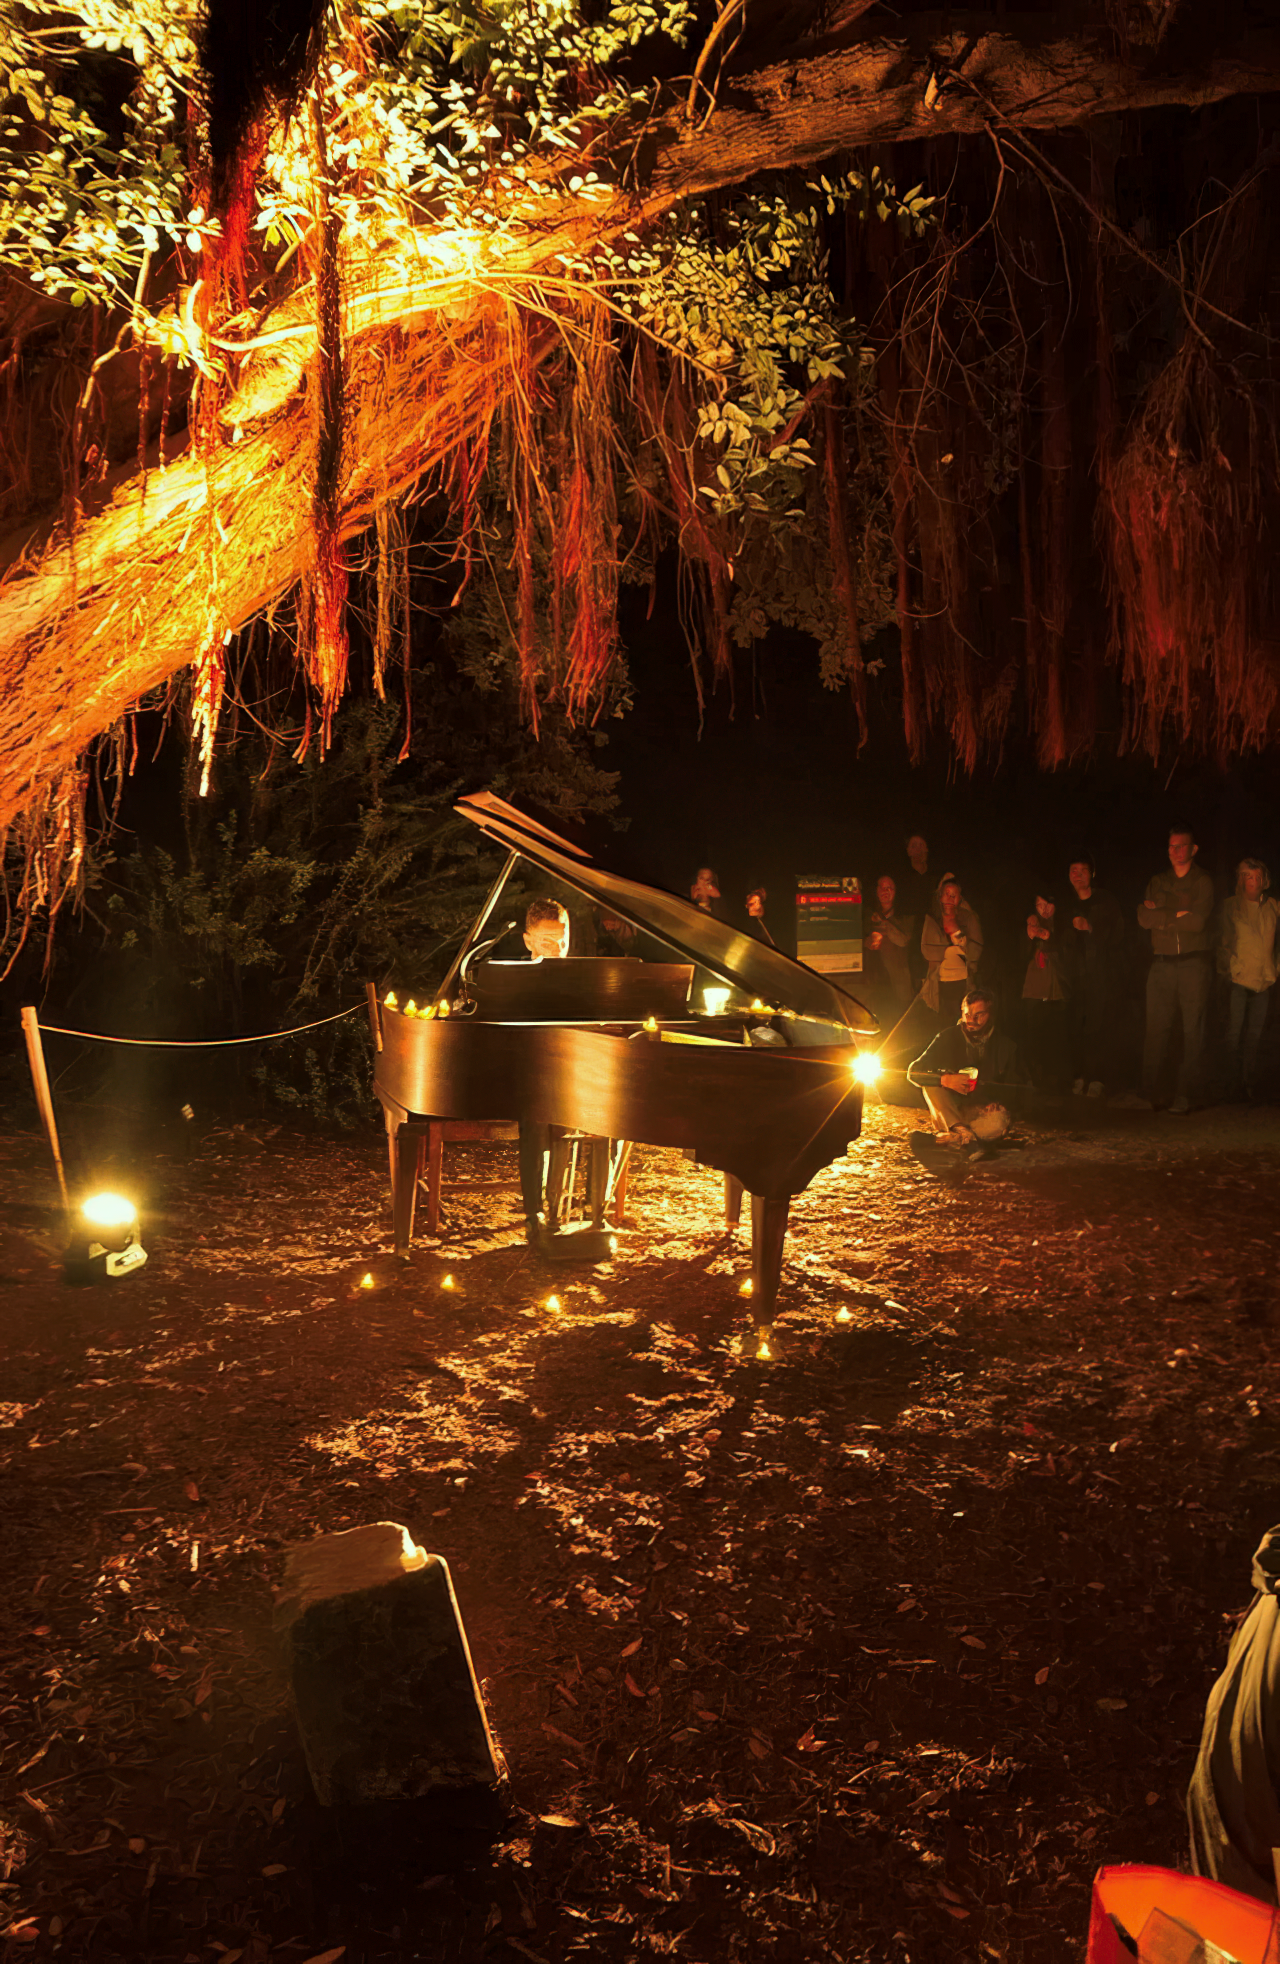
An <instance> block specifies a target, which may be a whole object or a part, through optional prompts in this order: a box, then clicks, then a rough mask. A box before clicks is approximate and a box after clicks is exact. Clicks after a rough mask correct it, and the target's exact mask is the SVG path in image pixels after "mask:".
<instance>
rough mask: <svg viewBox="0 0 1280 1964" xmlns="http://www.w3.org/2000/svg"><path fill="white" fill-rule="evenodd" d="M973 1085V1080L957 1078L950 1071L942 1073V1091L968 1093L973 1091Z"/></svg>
mask: <svg viewBox="0 0 1280 1964" xmlns="http://www.w3.org/2000/svg"><path fill="white" fill-rule="evenodd" d="M973 1085H974V1080H973V1079H972V1078H967V1077H957V1076H955V1074H954V1073H953V1072H951V1071H944V1072H943V1073H942V1088H943V1090H944V1091H960V1092H964V1093H968V1092H970V1091H972V1090H973Z"/></svg>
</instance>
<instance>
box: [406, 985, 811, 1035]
mask: <svg viewBox="0 0 1280 1964" xmlns="http://www.w3.org/2000/svg"><path fill="white" fill-rule="evenodd" d="M732 994H733V990H732V989H704V990H703V991H702V1002H703V1007H704V1009H705V1010H706V1012H707V1015H708V1016H723V1015H724V1013H725V1011H726V1010H727V1009H728V1007H729V998H730V996H731V995H732ZM382 1006H383V1008H384V1009H398V1010H400V1014H401V1015H402V1016H418V1017H425V1018H426V1020H427V1021H428V1022H430V1020H431V1018H432V1017H434V1016H447V1015H448V1014H449V1005H448V1003H447V1002H429V1003H424V1004H423V1006H422V1008H421V1009H419V1007H418V1005H417V1003H416V1002H415V1001H414V999H413V997H412V996H410V998H409V1000H408V1002H407V1003H405V1005H404V1007H403V1009H401V1008H400V998H399V997H398V996H397V994H396V992H395V990H394V989H389V990H388V991H387V993H386V995H385V996H384V997H383V998H382ZM751 1009H752V1013H753V1014H754V1015H756V1016H769V1015H772V1014H773V1012H772V1011H771V1010H770V1009H769V1008H768V1006H767V1004H765V1003H763V1002H761V1000H760V998H759V997H758V996H757V997H756V1000H755V1001H754V1002H753V1003H752V1005H751ZM657 1027H658V1025H657V1023H656V1022H655V1020H654V1018H653V1017H652V1016H650V1017H649V1018H648V1020H647V1022H646V1024H645V1028H646V1029H655V1030H656V1029H657Z"/></svg>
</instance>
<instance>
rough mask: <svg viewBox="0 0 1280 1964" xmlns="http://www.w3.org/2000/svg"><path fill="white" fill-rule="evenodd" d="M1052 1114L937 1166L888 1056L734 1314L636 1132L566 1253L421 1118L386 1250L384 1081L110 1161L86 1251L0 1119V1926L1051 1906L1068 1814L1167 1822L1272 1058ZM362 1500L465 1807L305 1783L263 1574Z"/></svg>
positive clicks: (206, 1946) (274, 1575) (230, 1943)
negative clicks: (443, 1669)
mask: <svg viewBox="0 0 1280 1964" xmlns="http://www.w3.org/2000/svg"><path fill="white" fill-rule="evenodd" d="M1061 1117H1062V1124H1063V1126H1064V1127H1066V1128H1067V1129H1065V1130H1063V1129H1059V1130H1057V1131H1053V1132H1051V1131H1049V1130H1046V1129H1029V1128H1026V1127H1023V1128H1022V1137H1023V1140H1024V1142H1025V1143H1024V1146H1023V1149H1022V1150H1021V1151H1020V1152H1011V1153H1009V1154H1008V1155H1006V1156H1005V1157H1004V1158H1002V1159H1001V1160H1000V1161H999V1162H998V1163H996V1164H992V1165H988V1166H984V1167H981V1168H978V1169H975V1171H974V1172H973V1173H972V1175H971V1176H970V1178H969V1179H968V1181H967V1182H966V1183H964V1184H963V1185H962V1186H960V1187H958V1188H951V1187H948V1186H943V1185H940V1184H939V1183H937V1182H936V1181H933V1180H930V1179H929V1178H928V1177H927V1176H926V1175H925V1174H923V1173H922V1172H921V1171H920V1170H919V1169H918V1168H917V1167H916V1165H915V1163H914V1161H913V1160H912V1159H911V1158H910V1155H909V1153H908V1151H907V1147H906V1137H907V1133H908V1131H909V1130H910V1128H911V1126H912V1125H913V1124H914V1123H916V1120H915V1118H914V1115H913V1114H911V1113H909V1112H906V1111H902V1110H895V1109H891V1108H887V1107H884V1106H881V1105H874V1106H872V1107H870V1108H869V1110H868V1113H867V1119H866V1125H865V1130H864V1134H863V1137H862V1139H861V1141H860V1142H859V1144H858V1145H857V1146H856V1147H855V1148H854V1150H853V1152H852V1153H851V1155H850V1157H849V1159H848V1160H843V1161H840V1162H837V1164H836V1165H834V1166H833V1167H831V1168H830V1169H829V1171H828V1172H827V1173H825V1174H824V1175H823V1176H822V1177H821V1178H820V1179H819V1180H817V1181H816V1182H815V1184H814V1185H813V1187H812V1188H811V1189H810V1191H809V1192H808V1193H807V1194H806V1195H804V1196H802V1197H801V1198H800V1199H799V1200H798V1201H797V1203H796V1206H795V1209H794V1215H793V1228H792V1233H791V1235H790V1237H789V1242H788V1263H787V1268H786V1271H785V1274H784V1283H783V1292H782V1296H781V1298H780V1316H779V1321H778V1324H777V1333H778V1336H779V1337H780V1338H781V1340H782V1343H783V1345H784V1354H783V1357H782V1358H781V1360H780V1361H777V1362H773V1363H768V1364H765V1363H760V1362H757V1361H755V1359H754V1358H753V1357H752V1356H751V1355H750V1347H748V1351H747V1354H746V1355H745V1356H744V1355H742V1354H736V1353H735V1351H734V1349H733V1345H732V1339H733V1338H734V1336H735V1333H737V1332H738V1331H740V1330H741V1329H742V1328H743V1327H744V1325H745V1321H746V1319H745V1316H744V1313H743V1311H744V1305H743V1302H742V1300H741V1298H740V1296H739V1294H738V1287H739V1283H740V1281H741V1280H742V1278H743V1277H744V1276H745V1274H746V1273H747V1271H748V1266H749V1262H748V1251H747V1245H746V1236H745V1232H744V1234H743V1236H742V1238H741V1239H739V1240H729V1239H726V1237H725V1235H724V1233H723V1231H722V1229H721V1227H720V1225H719V1220H720V1182H719V1180H718V1178H717V1176H715V1175H714V1174H711V1173H709V1172H705V1171H702V1170H700V1169H697V1168H694V1167H691V1166H689V1165H687V1164H686V1163H685V1162H684V1161H683V1160H682V1159H680V1158H679V1156H677V1155H674V1154H670V1153H664V1152H658V1151H641V1152H640V1153H638V1155H637V1163H636V1170H635V1175H634V1177H633V1180H632V1185H631V1193H630V1201H629V1211H630V1216H631V1224H630V1231H629V1232H628V1233H627V1234H626V1235H625V1236H624V1237H623V1240H622V1243H621V1245H620V1247H619V1250H618V1254H617V1258H616V1260H615V1261H614V1262H612V1263H611V1264H610V1265H609V1266H607V1267H604V1268H600V1269H595V1270H586V1271H581V1270H574V1271H569V1272H566V1271H565V1270H563V1269H559V1268H558V1269H556V1270H555V1271H551V1270H548V1269H547V1268H545V1267H543V1266H540V1265H539V1264H538V1263H537V1262H536V1261H534V1260H533V1259H531V1257H530V1254H529V1252H528V1250H527V1249H526V1247H525V1245H524V1242H523V1239H522V1237H521V1234H520V1226H519V1222H518V1220H517V1218H516V1211H515V1195H514V1166H513V1149H510V1148H503V1147H491V1146H481V1147H459V1148H453V1149H451V1151H450V1155H449V1159H448V1166H447V1172H448V1176H449V1180H450V1185H449V1188H448V1192H447V1195H446V1200H447V1207H448V1217H449V1218H448V1222H447V1227H446V1232H445V1235H444V1237H443V1239H442V1240H440V1241H439V1242H438V1243H435V1244H433V1245H422V1244H419V1245H418V1247H417V1248H416V1249H415V1252H414V1256H413V1259H412V1261H411V1262H410V1263H409V1264H408V1265H398V1264H396V1263H395V1262H394V1261H393V1259H392V1258H391V1257H390V1254H389V1252H388V1203H387V1196H386V1191H385V1181H384V1167H385V1155H384V1148H383V1144H382V1141H381V1138H380V1137H378V1136H376V1135H374V1134H373V1133H372V1132H370V1134H369V1136H368V1137H367V1138H362V1139H360V1140H359V1141H356V1142H353V1141H352V1140H350V1139H349V1138H348V1139H346V1140H337V1141H335V1140H330V1139H326V1138H321V1137H317V1136H316V1135H315V1134H309V1135H305V1134H303V1135H295V1134H289V1133H286V1132H279V1133H276V1134H275V1135H274V1136H270V1137H262V1136H258V1137H255V1136H251V1135H249V1134H246V1133H244V1132H238V1131H226V1132H217V1131H214V1132H211V1133H210V1134H208V1135H207V1136H206V1137H205V1138H204V1139H203V1140H201V1141H200V1142H198V1144H196V1145H195V1146H194V1147H189V1148H188V1149H187V1150H186V1152H184V1153H183V1154H182V1155H181V1156H179V1155H178V1154H176V1153H175V1154H173V1155H171V1156H166V1155H165V1154H164V1153H163V1152H161V1151H159V1150H154V1149H149V1150H147V1151H146V1152H139V1153H138V1154H137V1156H136V1157H135V1158H134V1159H133V1161H132V1163H131V1164H126V1165H118V1166H116V1167H115V1168H114V1169H106V1170H108V1171H110V1172H112V1173H113V1176H114V1177H115V1178H116V1179H117V1180H127V1181H128V1182H129V1183H130V1184H131V1186H132V1189H133V1191H134V1192H139V1191H141V1193H142V1198H143V1202H144V1206H145V1209H146V1214H145V1220H146V1240H147V1243H148V1246H149V1248H150V1250H151V1260H150V1264H149V1266H148V1267H147V1268H146V1270H145V1271H144V1272H142V1273H141V1274H139V1275H137V1276H135V1277H133V1278H130V1279H128V1280H126V1281H123V1282H120V1283H117V1284H114V1285H111V1286H107V1287H100V1288H73V1287H70V1286H69V1285H68V1284H67V1283H66V1282H65V1281H64V1280H63V1277H62V1273H61V1268H60V1264H59V1261H58V1236H57V1225H58V1224H57V1218H56V1216H55V1215H54V1214H53V1213H52V1212H51V1210H50V1207H49V1201H50V1197H51V1188H52V1182H51V1179H50V1177H49V1175H48V1172H47V1166H46V1158H45V1155H44V1150H43V1146H42V1143H41V1141H40V1140H39V1139H38V1138H36V1137H34V1136H30V1135H26V1134H21V1135H19V1134H10V1135H7V1136H4V1137H2V1138H0V1164H2V1165H3V1171H4V1180H3V1200H2V1202H0V1232H2V1236H3V1238H2V1240H0V1258H2V1259H0V1303H2V1304H3V1311H4V1325H5V1335H6V1347H7V1353H8V1355H7V1364H6V1371H5V1383H4V1390H3V1397H4V1401H5V1402H4V1403H3V1405H2V1406H0V1424H2V1425H3V1427H4V1428H5V1429H4V1430H3V1431H2V1432H0V1453H2V1454H3V1472H4V1482H5V1488H6V1505H5V1510H4V1532H5V1539H6V1543H7V1548H6V1559H5V1570H4V1572H5V1578H6V1587H5V1590H4V1595H3V1601H2V1602H0V1646H2V1654H3V1660H4V1668H3V1674H2V1676H0V1750H2V1751H3V1765H4V1773H3V1784H2V1786H0V1835H2V1837H3V1843H2V1852H3V1861H2V1862H0V1874H3V1877H4V1897H3V1902H4V1905H5V1908H4V1912H3V1926H0V1927H5V1936H4V1943H3V1945H0V1952H2V1953H3V1956H4V1957H5V1958H32V1959H37V1958H38V1959H44V1958H48V1957H52V1956H61V1957H64V1958H86V1959H93V1960H103V1964H107V1960H128V1961H129V1964H132V1961H133V1960H139V1959H156V1960H164V1964H169V1961H170V1960H172V1961H173V1964H183V1960H186V1961H187V1964H240V1960H244V1964H264V1960H266V1959H268V1958H270V1959H271V1960H273V1964H274V1960H277V1959H279V1960H284V1964H305V1960H309V1959H314V1958H317V1957H323V1958H325V1959H328V1960H337V1959H338V1958H339V1957H340V1956H342V1957H344V1958H345V1959H346V1960H348V1964H374V1960H381V1959H410V1958H423V1959H427V1958H430V1959H441V1960H445V1959H455V1958H456V1959H462V1960H466V1964H478V1960H480V1959H486V1960H489V1959H492V1960H493V1964H507V1961H508V1960H509V1964H516V1961H517V1960H518V1959H525V1960H533V1964H562V1961H563V1964H569V1961H570V1960H588V1959H600V1960H608V1961H609V1964H624V1960H631V1959H641V1958H647V1957H652V1956H670V1957H674V1958H678V1959H683V1960H686V1961H687V1964H712V1960H715V1961H716V1964H721V1960H725V1961H731V1960H747V1959H750V1960H752V1964H759V1961H760V1960H767V1959H777V1960H786V1961H787V1964H791V1961H792V1960H807V1959H819V1958H829V1959H836V1960H841V1961H842V1964H855V1960H863V1959H866V1960H895V1961H896V1960H902V1964H908V1961H910V1960H914V1961H915V1964H929V1961H931V1960H934V1959H938V1960H942V1959H966V1960H967V1959H973V1960H981V1959H987V1958H992V1959H1007V1960H1010V1961H1011V1964H1012V1961H1013V1960H1018V1961H1019V1964H1024V1961H1025V1964H1032V1960H1034V1961H1035V1964H1057V1960H1067V1959H1073V1960H1079V1959H1080V1958H1081V1957H1082V1955H1083V1949H1084V1935H1085V1928H1086V1922H1087V1913H1088V1896H1089V1882H1090V1878H1091V1876H1092V1874H1093V1871H1094V1870H1095V1869H1096V1868H1097V1867H1098V1866H1099V1865H1100V1864H1101V1863H1104V1862H1114V1861H1135V1860H1141V1861H1155V1862H1162V1863H1169V1864H1179V1863H1181V1862H1182V1861H1183V1860H1184V1841H1185V1834H1184V1824H1183V1819H1182V1814H1181V1795H1182V1792H1183V1789H1184V1787H1185V1784H1186V1780H1187V1776H1188V1773H1189V1771H1190V1767H1191V1764H1192V1760H1193V1757H1194V1750H1195V1742H1196V1739H1197V1736H1198V1730H1199V1723H1200V1717H1201V1714H1202V1711H1203V1707H1204V1700H1205V1695H1206V1693H1207V1691H1208V1688H1209V1685H1210V1683H1211V1681H1212V1679H1213V1676H1214V1675H1215V1672H1216V1669H1217V1667H1218V1665H1219V1662H1220V1660H1221V1657H1222V1655H1223V1650H1224V1644H1225V1639H1226V1637H1227V1635H1228V1634H1229V1630H1230V1627H1231V1621H1232V1616H1233V1613H1234V1612H1236V1611H1238V1610H1239V1609H1240V1608H1242V1607H1243V1606H1244V1604H1245V1602H1246V1600H1247V1596H1248V1588H1249V1558H1250V1554H1251V1552H1252V1549H1253V1547H1254V1545H1255V1543H1256V1541H1257V1540H1258V1538H1259V1537H1260V1535H1261V1533H1262V1531H1263V1530H1264V1529H1265V1528H1266V1527H1267V1526H1268V1525H1269V1524H1270V1523H1271V1522H1272V1521H1273V1520H1275V1519H1278V1518H1280V1482H1278V1478H1277V1476H1278V1473H1280V1432H1278V1431H1277V1425H1276V1390H1277V1377H1278V1373H1277V1366H1276V1362H1275V1357H1274V1352H1273V1322H1274V1316H1275V1308H1274V1303H1275V1288H1274V1276H1275V1269H1276V1242H1277V1233H1278V1232H1280V1214H1278V1211H1277V1205H1276V1200H1277V1167H1278V1165H1280V1113H1277V1112H1275V1111H1270V1110H1265V1111H1264V1110H1229V1109H1226V1108H1223V1109H1221V1110H1218V1111H1215V1112H1209V1113H1204V1114H1200V1115H1198V1116H1196V1117H1194V1118H1192V1119H1190V1120H1176V1119H1173V1118H1155V1117H1149V1116H1145V1115H1127V1114H1126V1115H1124V1116H1123V1117H1122V1116H1119V1115H1114V1114H1106V1113H1103V1112H1100V1111H1098V1110H1096V1109H1095V1108H1093V1107H1092V1106H1086V1105H1085V1104H1084V1103H1083V1101H1076V1102H1075V1103H1074V1105H1072V1106H1070V1107H1066V1108H1064V1110H1063V1112H1062V1115H1061ZM73 1129H74V1128H73ZM106 1136H107V1135H106V1134H105V1133H104V1134H103V1137H104V1138H105V1137H106ZM97 1170H98V1172H99V1174H101V1172H102V1171H103V1170H104V1162H103V1159H102V1155H101V1153H99V1156H98V1167H97ZM477 1180H485V1181H487V1182H488V1184H487V1185H483V1186H478V1185H476V1184H474V1182H476V1181H477ZM366 1273H368V1274H371V1275H372V1276H373V1278H374V1283H375V1286H374V1287H372V1288H362V1287H361V1286H360V1282H361V1278H362V1277H363V1276H364V1275H365V1274H366ZM446 1276H451V1277H453V1278H454V1281H455V1283H456V1286H455V1287H454V1288H452V1289H448V1288H446V1287H445V1277H446ZM553 1291H554V1292H555V1293H557V1294H558V1295H559V1297H560V1299H561V1305H562V1306H561V1308H560V1310H559V1311H558V1312H557V1311H555V1310H552V1309H550V1308H548V1306H547V1300H548V1297H549V1296H550V1295H551V1293H552V1292H553ZM378 1519H391V1520H395V1521H400V1522H403V1523H405V1524H406V1525H407V1526H408V1527H409V1528H410V1529H411V1530H412V1532H413V1533H414V1535H415V1536H416V1537H417V1539H418V1540H419V1541H421V1542H423V1543H424V1544H425V1545H426V1546H428V1547H429V1548H431V1549H433V1550H435V1551H438V1552H439V1553H440V1554H442V1555H444V1556H446V1557H447V1559H448V1561H449V1563H450V1565H451V1568H452V1572H453V1577H454V1582H455V1586H456V1589H457V1593H458V1597H459V1601H460V1604H461V1608H462V1613H463V1616H464V1619H465V1622H466V1627H467V1631H468V1634H469V1637H470V1642H471V1646H472V1651H473V1655H474V1658H475V1662H476V1668H477V1671H478V1673H479V1675H480V1677H481V1679H482V1681H483V1684H484V1688H485V1695H486V1698H487V1701H488V1708H489V1712H490V1717H491V1720H492V1723H493V1726H494V1729H495V1732H496V1734H497V1737H498V1739H499V1740H500V1742H501V1745H502V1748H503V1750H504V1752H505V1754H506V1757H507V1760H508V1762H509V1765H510V1773H511V1797H510V1808H509V1811H508V1812H507V1814H506V1815H505V1817H504V1818H503V1819H502V1820H501V1821H500V1822H499V1823H498V1824H497V1826H496V1828H493V1829H492V1830H491V1831H489V1832H488V1833H487V1834H486V1833H485V1832H484V1831H483V1830H482V1828H480V1827H476V1826H469V1825H468V1824H467V1823H465V1822H462V1821H459V1820H456V1819H455V1820H449V1821H446V1822H442V1821H441V1820H440V1819H439V1817H438V1816H435V1817H433V1816H431V1815H430V1813H429V1812H428V1811H424V1810H422V1809H419V1808H416V1807H406V1808H401V1809H396V1808H394V1807H392V1808H389V1809H387V1810H386V1811H383V1810H374V1812H373V1813H372V1814H369V1815H366V1816H360V1815H344V1814H336V1813H333V1812H325V1811H324V1810H321V1809H320V1808H318V1807H317V1806H316V1804H315V1802H314V1801H313V1800H312V1799H311V1797H310V1793H309V1788H308V1783H307V1777H306V1772H305V1768H304V1765H303V1761H302V1757H301V1753H300V1749H299V1746H298V1744H297V1740H296V1735H295V1733H294V1730H293V1727H292V1723H291V1719H290V1716H289V1712H288V1707H287V1701H286V1689H285V1685H284V1682H283V1680H282V1676H281V1672H280V1668H279V1665H278V1663H277V1660H276V1656H275V1653H274V1650H273V1640H272V1635H271V1608H272V1588H273V1585H274V1583H275V1582H276V1581H277V1580H278V1577H279V1574H280V1568H281V1562H282V1551H283V1550H284V1549H285V1548H286V1547H287V1546H288V1545H289V1544H290V1543H292V1542H295V1541H298V1540H300V1539H304V1538H306V1537H309V1536H311V1535H313V1534H316V1533H318V1532H321V1531H324V1530H329V1529H334V1528H340V1527H346V1526H349V1525H353V1524H356V1523H360V1522H366V1521H372V1520H378Z"/></svg>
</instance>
